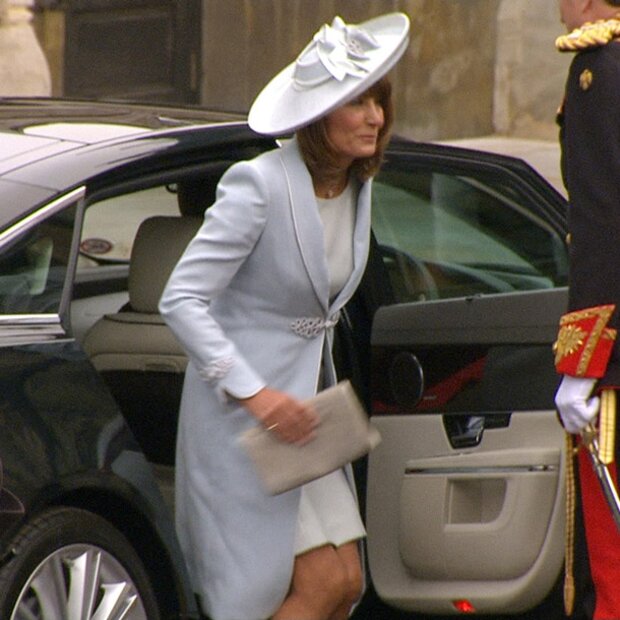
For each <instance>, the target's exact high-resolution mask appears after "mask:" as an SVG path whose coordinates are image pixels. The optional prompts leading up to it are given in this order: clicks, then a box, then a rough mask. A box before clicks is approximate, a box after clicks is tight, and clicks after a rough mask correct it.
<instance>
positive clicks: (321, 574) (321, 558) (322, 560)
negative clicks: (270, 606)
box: [272, 543, 361, 620]
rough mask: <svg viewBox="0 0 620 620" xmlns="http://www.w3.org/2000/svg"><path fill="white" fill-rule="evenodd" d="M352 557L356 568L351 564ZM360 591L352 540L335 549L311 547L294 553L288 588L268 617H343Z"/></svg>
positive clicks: (274, 619)
mask: <svg viewBox="0 0 620 620" xmlns="http://www.w3.org/2000/svg"><path fill="white" fill-rule="evenodd" d="M352 547H354V550H353V549H352ZM354 556H355V557H357V564H358V566H357V569H355V568H354V567H353V562H354ZM358 575H359V579H358ZM351 582H355V585H351ZM358 584H359V586H360V587H357V585H358ZM360 590H361V569H360V567H359V554H358V553H357V544H356V543H347V544H346V545H343V546H342V547H339V548H338V549H335V548H334V547H333V546H331V545H324V546H322V547H318V548H317V549H312V550H310V551H307V552H306V553H302V554H300V555H298V556H296V558H295V566H294V568H293V579H292V582H291V590H290V592H289V595H288V597H287V598H286V600H285V601H284V603H282V606H281V607H280V609H279V610H278V611H277V612H276V613H275V614H274V615H273V616H272V620H340V619H341V618H343V619H346V618H347V617H348V610H349V609H350V608H351V605H352V603H353V602H355V600H357V597H358V596H359V592H360ZM352 592H356V593H357V595H356V596H355V595H352ZM352 596H353V600H352V601H351V598H352ZM345 609H346V610H347V611H346V613H345V612H344V610H345ZM343 613H344V614H345V615H343ZM334 614H337V615H334Z"/></svg>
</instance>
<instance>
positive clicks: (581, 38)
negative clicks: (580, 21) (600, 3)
mask: <svg viewBox="0 0 620 620" xmlns="http://www.w3.org/2000/svg"><path fill="white" fill-rule="evenodd" d="M614 39H620V15H618V16H616V17H612V18H611V19H601V20H598V21H595V22H588V23H586V24H584V25H583V26H581V27H580V28H576V29H575V30H573V31H572V32H570V33H569V34H564V35H562V36H561V37H558V38H557V39H556V40H555V47H556V49H557V50H558V51H560V52H580V51H582V50H586V49H590V48H593V47H601V46H603V45H607V44H608V43H610V42H611V41H613V40H614Z"/></svg>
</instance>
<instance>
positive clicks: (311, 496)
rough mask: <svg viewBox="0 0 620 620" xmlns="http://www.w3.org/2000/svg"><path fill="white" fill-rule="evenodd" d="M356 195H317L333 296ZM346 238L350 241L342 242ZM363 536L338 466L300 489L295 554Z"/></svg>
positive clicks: (348, 252)
mask: <svg viewBox="0 0 620 620" xmlns="http://www.w3.org/2000/svg"><path fill="white" fill-rule="evenodd" d="M356 200H357V196H356V191H355V187H354V184H353V183H349V184H348V185H347V187H346V189H345V190H344V191H343V192H342V193H341V194H340V195H339V196H336V197H335V198H329V199H322V198H317V202H318V205H319V213H320V215H321V220H322V222H323V231H324V239H325V251H326V253H327V265H328V270H329V276H330V291H329V292H330V296H331V297H332V298H333V297H334V296H335V295H336V294H337V293H338V292H339V291H340V289H341V288H342V287H343V286H344V283H345V282H346V281H347V279H348V278H349V276H350V275H351V272H352V271H353V226H354V223H355V204H356ZM344 239H348V240H349V243H342V240H344ZM365 535H366V530H365V529H364V524H363V523H362V519H361V517H360V513H359V509H358V506H357V501H356V499H355V496H354V495H353V491H352V490H351V487H350V486H349V483H348V482H347V479H346V477H345V475H344V471H343V470H342V469H339V470H337V471H335V472H332V473H331V474H328V475H327V476H323V477H322V478H319V479H318V480H314V481H312V482H309V483H308V484H305V485H304V486H303V487H302V488H301V499H300V501H299V516H298V519H297V530H296V534H295V555H299V554H301V553H304V552H305V551H310V550H311V549H316V548H317V547H321V546H323V545H326V544H331V545H334V546H335V547H339V546H340V545H343V544H344V543H347V542H351V541H353V540H357V539H359V538H363V537H364V536H365Z"/></svg>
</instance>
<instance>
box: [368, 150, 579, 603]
mask: <svg viewBox="0 0 620 620" xmlns="http://www.w3.org/2000/svg"><path fill="white" fill-rule="evenodd" d="M374 201H375V204H374V205H373V209H374V212H373V230H374V234H375V236H376V238H377V242H378V248H379V252H380V255H381V264H382V266H383V269H384V275H383V278H384V283H385V285H386V287H387V288H388V289H389V296H390V298H391V302H390V303H388V304H386V305H383V306H382V307H381V308H379V310H378V311H377V313H376V314H375V316H374V321H373V326H372V336H371V380H370V399H369V401H370V409H371V411H370V414H371V417H372V421H373V423H374V424H375V425H376V427H377V428H378V429H379V431H380V433H381V435H382V442H381V444H380V445H379V446H378V447H377V448H376V449H375V450H374V451H373V452H372V453H371V454H370V456H369V459H368V479H367V488H366V520H367V529H368V556H369V567H370V573H371V577H372V581H373V584H374V588H375V590H376V592H377V594H378V595H379V597H380V598H381V599H382V600H383V601H385V602H386V603H389V604H390V605H393V606H394V607H397V608H400V609H403V610H410V611H417V612H424V613H435V614H454V613H459V612H467V613H480V614H502V613H519V612H523V611H526V610H528V609H531V608H533V607H535V606H536V605H537V604H538V603H539V602H541V601H542V600H543V599H544V598H545V597H546V596H547V595H548V594H549V593H550V591H552V589H553V586H554V584H555V583H556V582H557V580H558V577H559V576H560V572H561V568H562V564H563V555H564V522H565V514H564V483H563V471H564V455H563V446H564V439H563V430H562V428H561V426H560V425H559V423H558V421H557V418H556V414H555V411H554V404H553V396H554V392H555V389H556V387H557V383H558V377H557V375H556V373H555V369H554V364H553V354H552V350H551V347H552V343H553V341H554V340H555V337H556V334H557V327H558V321H559V317H560V316H561V314H562V313H563V312H564V311H565V306H566V299H567V290H566V288H565V285H566V280H567V267H568V260H567V252H566V247H565V243H564V236H565V230H564V223H563V221H564V220H563V209H564V204H563V200H562V199H561V198H560V197H559V195H557V194H556V193H555V192H554V190H552V189H551V188H550V187H549V186H547V185H546V184H545V183H544V182H543V180H542V179H541V178H540V177H538V176H537V175H536V174H535V173H533V171H531V169H528V168H527V166H525V164H523V163H522V162H516V161H514V160H506V159H503V158H499V157H497V158H496V157H491V156H482V155H477V154H475V153H467V152H464V151H460V150H450V149H448V150H443V149H429V150H428V151H425V150H422V151H421V152H415V153H414V152H407V151H405V150H402V151H396V152H394V153H391V154H390V156H389V157H388V164H387V165H386V167H385V168H384V170H383V172H382V173H381V175H380V176H379V177H378V179H377V180H376V181H375V187H374Z"/></svg>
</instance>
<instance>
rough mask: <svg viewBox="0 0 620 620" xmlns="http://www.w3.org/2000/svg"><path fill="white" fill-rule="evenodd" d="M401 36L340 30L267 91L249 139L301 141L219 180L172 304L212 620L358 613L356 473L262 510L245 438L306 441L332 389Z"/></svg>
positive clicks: (181, 526) (183, 488) (182, 526)
mask: <svg viewBox="0 0 620 620" xmlns="http://www.w3.org/2000/svg"><path fill="white" fill-rule="evenodd" d="M408 24H409V22H408V19H407V18H406V16H404V15H402V14H400V13H395V14H391V15H387V16H383V17H380V18H376V19H374V20H370V21H368V22H365V23H364V24H361V25H359V26H348V25H346V24H344V22H342V20H340V19H339V18H336V19H335V20H334V22H333V24H332V25H331V26H327V25H325V26H323V28H322V29H321V30H320V31H319V33H317V35H315V38H314V40H313V42H312V43H311V44H310V45H309V46H308V47H307V48H306V49H305V50H304V51H303V52H302V54H301V55H300V56H299V58H298V59H297V61H296V62H295V63H293V65H291V66H290V67H287V68H286V69H285V70H284V71H283V72H281V73H280V74H279V75H278V76H276V78H274V80H272V82H270V84H269V85H268V86H267V87H266V88H265V89H264V90H263V92H262V93H261V94H260V95H259V97H258V98H257V100H256V101H255V103H254V104H253V106H252V110H251V111H250V117H249V122H250V125H251V126H252V127H253V128H254V129H255V130H257V131H259V132H261V133H267V134H270V135H282V134H286V133H291V132H294V131H296V135H295V137H294V138H293V139H292V140H289V141H287V142H286V143H285V145H284V146H283V147H282V148H280V149H277V150H274V151H271V152H269V153H266V154H263V155H261V156H259V157H257V158H256V159H254V160H252V161H248V162H242V163H239V164H236V165H234V166H233V167H231V168H230V169H229V171H228V172H227V173H226V174H225V175H224V176H223V178H222V180H221V181H220V183H219V186H218V190H217V197H216V202H215V203H214V205H213V206H212V207H211V208H209V209H208V210H207V213H206V216H205V221H204V224H203V226H202V227H201V229H200V230H199V232H198V233H197V235H196V237H195V238H194V239H193V241H192V242H191V243H190V244H189V246H188V248H187V250H186V251H185V253H184V255H183V257H182V258H181V260H180V261H179V264H178V265H177V267H176V268H175V270H174V271H173V273H172V275H171V277H170V280H169V282H168V284H167V286H166V289H165V291H164V294H163V296H162V300H161V303H160V309H161V312H162V314H163V316H164V318H165V320H166V321H167V323H168V324H169V325H170V327H171V329H172V330H173V331H174V333H175V334H176V336H177V338H178V339H179V340H180V342H181V343H182V344H183V346H184V348H185V350H186V351H187V353H188V357H189V360H190V361H189V364H188V367H187V372H186V377H185V385H184V390H183V398H182V403H181V412H180V419H179V433H178V446H177V466H176V472H177V475H176V506H177V515H176V517H177V530H178V533H179V538H180V541H181V545H182V547H183V550H184V553H185V556H186V559H187V562H188V567H189V570H190V574H191V577H192V580H193V585H194V588H195V591H196V592H197V593H198V595H199V597H200V601H201V605H202V607H203V610H204V611H205V613H207V614H208V615H209V616H210V617H211V618H212V619H213V620H261V619H264V618H273V619H274V620H342V619H344V618H346V617H347V616H348V615H349V612H350V609H351V607H352V605H353V604H354V603H355V601H356V600H357V599H358V598H359V596H360V595H361V590H362V582H363V579H362V574H363V570H362V567H361V562H360V554H359V551H358V545H359V540H360V539H361V538H363V537H364V535H365V531H364V528H363V525H362V522H361V519H360V516H359V512H358V510H357V505H356V499H355V492H354V490H353V481H352V475H351V468H350V467H348V468H346V471H345V470H339V471H337V472H334V473H333V474H329V475H328V476H325V477H324V478H321V479H319V480H317V481H314V482H312V483H309V484H307V485H304V486H303V487H301V488H297V489H294V490H292V491H289V492H286V493H283V494H281V495H277V496H270V495H268V494H266V493H265V491H264V490H263V488H262V486H261V483H260V480H259V479H258V477H257V474H256V472H255V470H254V468H253V466H252V464H251V462H250V461H249V459H248V457H247V456H246V454H245V453H244V452H243V450H242V449H241V448H240V447H239V445H238V437H239V435H240V434H241V433H242V432H243V431H244V430H246V429H248V428H250V427H252V426H254V425H257V424H262V425H264V426H265V427H266V428H267V429H269V430H270V431H271V432H273V433H274V435H275V436H276V437H277V438H278V439H280V440H281V441H285V442H291V443H298V444H300V445H301V444H304V443H306V442H308V441H312V439H313V433H314V430H315V428H316V425H317V424H318V418H317V415H316V412H314V411H313V410H312V409H310V408H309V407H307V406H305V405H303V404H302V401H303V400H304V399H307V398H308V397H310V396H312V395H314V394H315V393H316V391H317V389H320V388H322V387H325V386H327V385H331V384H333V383H334V382H335V381H336V376H335V371H334V365H333V360H332V356H331V346H332V336H333V329H334V326H335V324H336V323H337V321H338V319H339V311H340V310H341V308H342V307H343V306H344V304H345V303H346V302H347V301H348V299H349V298H350V297H351V295H352V294H353V293H354V291H355V289H356V288H357V286H358V284H359V282H360V279H361V277H362V274H363V271H364V268H365V264H366V259H367V255H368V248H369V237H370V190H371V177H372V175H373V174H374V173H375V172H376V171H377V169H378V166H379V164H380V161H381V158H382V154H383V149H384V148H385V145H386V143H387V140H388V137H389V129H390V126H391V123H392V110H391V92H390V86H389V82H388V81H387V78H385V77H384V76H385V74H386V73H387V71H388V70H389V69H390V68H391V67H392V66H393V65H394V63H395V62H396V61H397V60H398V58H399V57H400V56H401V54H402V52H403V51H404V49H405V46H406V43H407V34H408Z"/></svg>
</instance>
